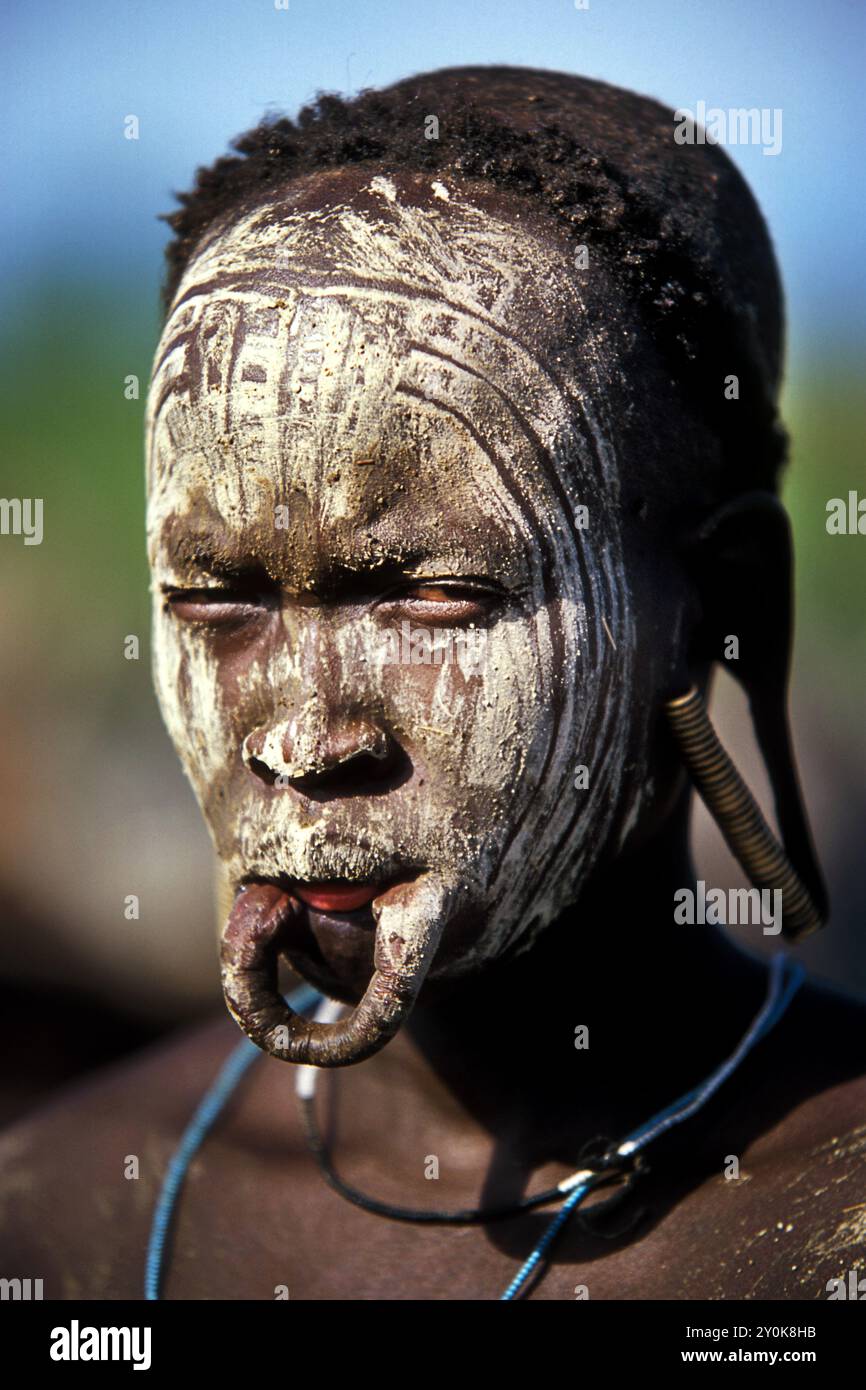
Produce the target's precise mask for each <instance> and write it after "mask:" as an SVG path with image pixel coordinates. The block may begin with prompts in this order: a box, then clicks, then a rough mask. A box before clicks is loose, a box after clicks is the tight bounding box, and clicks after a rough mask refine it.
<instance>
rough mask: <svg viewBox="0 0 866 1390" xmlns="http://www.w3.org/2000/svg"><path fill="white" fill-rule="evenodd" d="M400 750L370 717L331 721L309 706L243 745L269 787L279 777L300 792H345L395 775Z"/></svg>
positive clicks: (247, 760) (258, 732)
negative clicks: (341, 790)
mask: <svg viewBox="0 0 866 1390" xmlns="http://www.w3.org/2000/svg"><path fill="white" fill-rule="evenodd" d="M310 703H313V704H315V702H310ZM398 753H399V750H398V747H397V745H396V743H395V742H394V740H393V739H392V738H390V736H389V735H388V734H387V733H386V731H385V730H384V729H382V728H381V727H379V726H378V725H377V724H375V723H374V722H372V721H371V720H368V719H361V718H347V719H342V720H339V721H331V720H328V719H323V718H322V717H320V715H319V712H318V711H317V710H316V709H310V708H309V707H305V709H304V710H302V711H301V712H300V713H299V714H298V715H296V716H295V717H293V718H290V719H283V720H281V721H279V722H278V723H274V724H269V725H263V726H261V727H260V728H258V729H254V730H253V732H252V733H251V734H248V735H247V737H246V738H245V739H244V741H243V745H242V756H243V760H244V762H245V763H246V765H247V767H248V768H249V769H250V771H251V772H252V773H253V774H254V775H255V776H256V777H258V778H260V779H261V781H263V782H265V783H267V784H268V785H269V786H273V785H274V784H275V783H276V782H277V779H278V778H279V779H280V785H282V786H293V787H295V788H296V789H297V790H298V791H308V792H311V791H315V790H317V789H318V790H330V791H332V792H336V791H339V790H340V789H341V788H342V789H343V790H344V792H345V794H351V793H352V792H354V793H355V794H357V793H358V792H359V791H361V790H362V788H363V787H364V786H365V785H366V783H368V782H381V781H383V780H385V779H386V778H389V777H391V776H392V775H393V772H394V768H395V765H396V762H397V761H398Z"/></svg>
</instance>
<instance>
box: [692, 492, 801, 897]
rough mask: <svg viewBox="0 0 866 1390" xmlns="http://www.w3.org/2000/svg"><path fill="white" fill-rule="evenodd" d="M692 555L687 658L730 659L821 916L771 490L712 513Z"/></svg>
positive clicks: (785, 557) (783, 550) (783, 564)
mask: <svg viewBox="0 0 866 1390" xmlns="http://www.w3.org/2000/svg"><path fill="white" fill-rule="evenodd" d="M685 560H686V564H687V566H688V569H689V572H690V574H691V576H692V579H693V581H694V583H695V584H696V586H697V591H698V595H699V600H700V605H701V618H700V621H699V624H698V627H697V629H696V631H695V634H694V638H693V643H692V648H691V652H690V660H691V662H692V664H693V665H694V666H695V667H696V668H697V667H700V666H702V665H703V666H705V665H706V663H707V662H712V661H720V662H721V661H724V663H725V666H726V669H727V670H728V671H729V672H730V674H731V675H732V676H733V677H734V678H735V679H736V680H737V681H739V683H740V685H741V686H742V687H743V689H744V690H745V692H746V695H747V696H748V700H749V707H750V710H751V715H752V721H753V723H754V728H755V735H756V737H757V740H758V746H759V747H760V749H761V753H762V755H763V758H764V762H765V764H766V767H767V773H768V775H769V778H770V785H771V786H772V789H773V798H774V802H775V807H776V818H777V820H778V823H779V829H780V831H781V834H782V840H783V842H784V846H785V851H786V853H787V855H788V858H789V859H790V860H791V863H792V864H793V866H794V868H795V869H796V871H797V873H798V874H799V876H800V878H801V879H802V880H803V883H804V884H805V886H806V887H807V888H808V890H809V893H810V894H811V896H812V899H813V901H814V903H815V905H816V907H817V908H818V909H819V911H820V913H821V915H822V916H823V917H826V915H827V910H828V905H827V891H826V888H825V885H824V880H823V877H822V874H821V870H820V868H819V865H818V861H817V858H816V855H815V850H814V846H813V844H812V837H811V834H810V831H809V824H808V821H807V819H806V813H805V808H804V806H803V800H802V795H801V792H800V785H799V779H798V777H797V768H796V762H795V760H794V752H793V749H792V746H791V736H790V729H789V724H788V675H789V671H790V664H791V644H792V635H793V600H792V582H791V581H792V573H793V557H792V546H791V528H790V523H789V521H788V516H787V513H786V512H785V509H784V507H783V506H782V504H781V502H780V501H779V499H778V498H777V497H776V496H775V495H774V494H773V493H770V492H750V493H745V494H744V495H742V496H741V497H738V498H736V499H735V500H734V501H732V502H729V503H727V504H726V505H725V506H723V507H721V508H719V509H718V511H715V512H713V514H712V515H711V516H709V517H707V518H706V520H705V521H704V522H703V523H702V524H701V526H700V527H699V529H698V530H697V532H695V533H694V534H693V535H692V537H691V538H690V539H689V541H688V543H687V545H686V548H685Z"/></svg>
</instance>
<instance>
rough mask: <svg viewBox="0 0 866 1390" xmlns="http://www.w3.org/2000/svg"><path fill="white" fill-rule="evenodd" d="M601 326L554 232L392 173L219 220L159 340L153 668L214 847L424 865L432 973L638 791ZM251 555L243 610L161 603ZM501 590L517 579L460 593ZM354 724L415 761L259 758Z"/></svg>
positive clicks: (258, 862) (369, 869) (562, 889)
mask: <svg viewBox="0 0 866 1390" xmlns="http://www.w3.org/2000/svg"><path fill="white" fill-rule="evenodd" d="M398 185H399V186H398ZM609 331H610V325H609V324H608V325H604V326H601V327H600V326H599V325H598V324H597V323H595V324H593V323H591V322H590V321H589V319H588V316H587V314H586V310H585V308H584V305H583V303H582V300H581V295H580V290H579V287H578V285H577V282H576V277H574V276H573V275H572V274H571V273H570V263H569V260H568V256H567V252H566V251H564V250H561V249H559V248H558V247H557V245H556V243H555V242H554V241H553V239H552V238H546V237H543V236H542V235H541V234H540V233H538V232H534V231H531V230H527V229H524V228H522V227H520V226H519V225H516V224H515V221H514V220H511V219H508V220H506V219H505V218H502V219H501V220H500V219H499V218H497V216H496V215H493V214H491V212H490V211H488V210H485V209H484V208H483V207H481V206H478V205H477V204H476V203H475V202H474V201H472V200H469V199H468V198H467V196H466V195H465V193H461V191H460V190H459V189H457V188H456V187H455V185H454V184H453V182H452V181H449V180H442V179H440V180H437V181H436V183H435V185H434V186H432V191H431V192H429V195H428V200H427V201H424V200H423V199H422V198H420V196H419V194H418V186H417V180H414V183H410V181H408V180H407V181H406V183H405V185H404V184H403V182H402V181H401V180H396V181H395V180H391V179H383V178H376V179H373V180H372V181H370V180H369V177H368V183H367V187H366V188H363V186H362V181H361V180H360V179H359V180H358V185H357V188H356V189H355V192H354V195H353V196H351V197H350V198H348V199H347V200H346V201H343V202H334V203H332V205H330V206H326V207H325V208H324V209H321V210H306V209H303V210H302V209H298V208H297V207H295V206H293V204H292V202H291V201H289V200H288V199H287V198H286V197H285V196H284V197H283V200H282V201H281V203H280V204H279V205H272V206H268V207H262V208H258V209H256V210H255V211H254V212H252V213H250V214H248V215H246V216H244V217H242V218H241V219H239V220H237V221H236V222H235V223H234V224H233V225H230V226H228V227H227V228H226V229H224V230H223V231H222V232H221V233H219V234H211V235H210V236H209V237H208V238H207V239H206V241H205V243H204V245H203V246H202V247H201V248H200V250H199V253H198V255H197V256H196V257H195V259H194V260H193V261H192V263H191V264H190V265H189V267H188V268H187V271H186V273H185V275H184V277H183V280H182V282H181V285H180V287H179V289H178V291H177V294H176V296H175V300H174V304H173V306H172V309H171V312H170V315H169V318H168V321H167V324H166V327H165V330H164V333H163V335H162V340H161V342H160V345H159V349H158V352H157V357H156V365H155V370H154V376H153V380H152V383H151V389H150V397H149V405H148V436H147V447H148V480H149V511H148V531H149V546H150V555H151V563H152V566H153V572H154V628H155V632H154V638H155V640H154V649H155V663H156V686H157V692H158V696H159V700H160V704H161V707H162V710H163V714H164V717H165V720H166V724H167V726H168V729H169V732H170V734H171V736H172V738H173V740H174V743H175V746H176V748H177V750H178V753H179V755H180V757H181V759H182V761H183V763H184V767H185V769H186V771H187V774H188V776H189V778H190V781H191V782H192V785H193V787H194V789H195V792H196V795H197V797H198V799H199V802H200V804H201V806H202V809H203V811H204V814H205V817H206V819H207V821H208V824H209V826H210V829H211V832H212V835H213V838H214V842H215V845H216V848H217V852H218V854H219V855H220V857H221V859H222V860H223V862H224V864H225V866H226V870H227V872H228V875H229V876H230V878H231V880H232V881H233V882H235V883H237V882H239V881H241V880H242V879H244V878H247V877H250V876H256V877H259V876H260V877H265V878H274V877H277V876H283V877H286V878H291V879H296V880H305V881H311V880H313V881H315V880H319V881H321V880H335V879H349V880H359V879H371V878H379V879H381V878H387V877H389V876H393V875H394V874H397V873H400V872H401V871H403V870H407V869H409V870H413V871H415V870H421V879H420V880H419V882H421V883H423V884H424V885H425V888H424V893H422V892H421V889H420V888H419V889H418V900H419V903H420V902H421V899H422V898H424V901H425V902H427V903H428V904H429V903H430V902H431V901H435V902H436V903H438V904H439V906H438V907H437V908H436V912H441V913H444V914H445V917H446V918H447V920H444V921H439V922H437V923H434V924H433V925H432V927H431V924H430V923H426V924H425V925H424V927H423V931H424V932H427V933H428V934H429V932H430V931H431V930H434V931H435V934H436V935H437V936H438V934H439V933H440V932H442V930H443V928H444V935H443V936H442V939H441V941H440V944H439V948H438V952H437V954H436V955H435V956H434V959H433V965H432V969H431V976H439V977H447V976H453V975H456V974H459V973H461V972H463V971H466V970H468V969H471V968H473V967H476V966H477V965H478V964H479V963H480V962H483V961H484V960H488V959H490V958H492V957H494V956H496V955H497V954H499V953H500V952H502V951H503V950H504V949H506V948H508V947H511V946H512V945H517V946H518V948H519V949H522V948H524V947H526V946H528V945H529V944H530V943H531V941H532V940H533V938H534V937H535V935H536V934H537V932H538V931H539V930H540V929H541V928H542V927H544V926H545V925H546V924H547V923H549V922H550V921H551V920H552V919H554V918H555V917H556V916H557V915H558V913H559V912H560V911H561V910H562V908H563V907H564V906H565V905H566V904H568V903H569V902H571V901H573V900H574V899H575V898H576V896H577V895H578V893H579V890H580V886H581V884H582V883H583V882H585V880H586V878H587V876H588V874H589V873H590V871H591V869H592V867H593V865H594V863H595V862H596V860H597V858H598V855H599V852H600V850H601V849H602V848H603V847H604V846H605V845H607V844H608V843H611V842H614V841H615V840H616V838H617V836H618V835H619V834H621V832H622V827H623V826H624V825H625V824H626V822H627V821H628V819H629V817H630V816H633V814H634V812H635V809H636V805H637V800H638V797H639V788H640V786H641V783H642V781H643V773H644V768H643V766H642V765H641V764H640V760H638V765H637V766H635V765H634V759H633V757H632V758H629V757H627V746H628V740H629V735H630V731H629V717H630V715H629V711H630V708H631V706H632V703H633V663H634V632H633V619H632V616H631V607H630V601H629V596H628V592H627V585H626V580H625V573H624V569H623V561H622V554H621V537H620V531H619V519H618V508H617V461H616V459H615V457H614V455H613V452H612V444H611V433H612V430H611V424H610V422H609V421H604V422H603V424H602V423H599V422H598V421H597V420H596V412H597V411H600V409H601V407H600V406H599V404H598V403H599V402H602V401H603V400H604V377H603V371H602V367H601V366H600V365H599V364H600V363H601V362H602V360H603V351H602V343H601V336H600V335H601V334H603V333H604V332H609ZM575 344H577V347H575ZM539 345H541V346H539ZM607 352H608V353H609V348H607ZM580 507H586V508H587V509H588V525H587V526H586V528H585V529H581V528H580V525H579V524H576V518H581V516H582V514H581V513H580V512H579V511H578V510H577V509H578V508H580ZM281 509H287V510H286V511H281ZM287 518H288V526H287V527H285V526H282V525H280V524H275V522H276V523H280V522H285V521H286V519H287ZM236 571H237V572H243V573H247V574H248V575H249V574H250V573H253V574H254V575H258V576H259V577H260V579H261V581H262V584H263V586H264V588H265V590H266V601H265V602H261V601H258V600H256V601H255V602H252V603H250V604H247V607H246V608H244V607H243V605H242V604H241V602H240V600H239V599H238V598H237V596H236V595H235V594H232V595H230V596H229V598H228V604H227V606H228V607H229V608H230V609H231V610H232V611H233V612H234V614H235V615H236V617H238V615H241V614H242V613H243V615H244V616H243V620H242V621H241V620H240V618H239V617H238V620H237V621H235V622H233V623H231V624H228V625H223V626H220V625H219V624H215V625H213V626H208V625H206V624H203V623H202V622H200V621H196V620H191V619H190V617H189V612H190V609H189V607H186V608H185V607H184V605H183V603H182V602H181V603H179V604H178V603H177V602H176V603H175V605H174V607H172V606H171V605H168V604H167V603H166V600H165V597H164V593H163V588H164V587H165V586H168V587H172V588H175V589H180V590H193V589H211V588H219V587H221V586H224V585H227V584H234V583H235V581H233V580H231V579H230V578H228V577H224V576H229V575H230V574H232V573H234V572H236ZM223 572H224V574H223ZM422 581H423V582H424V585H425V586H427V590H428V594H429V591H430V589H431V587H432V590H433V592H434V593H435V594H437V597H435V598H431V597H429V596H428V597H424V598H419V597H417V595H418V593H419V588H418V586H419V585H420V584H421V582H422ZM448 583H455V584H458V585H460V586H462V588H461V590H460V592H461V593H462V594H463V597H461V598H459V599H457V600H455V599H454V598H453V597H452V599H451V600H447V601H443V599H442V597H441V595H440V594H439V591H440V590H441V589H444V588H445V586H447V584H448ZM477 584H481V585H482V586H487V588H488V589H489V590H490V591H491V592H492V594H493V597H492V598H488V599H484V600H483V601H482V600H480V599H478V598H473V597H472V594H471V593H470V599H469V600H467V599H466V597H465V593H466V591H471V590H472V587H473V586H474V585H477ZM413 595H414V596H413ZM184 614H186V615H187V616H186V617H184V616H183V615H184ZM407 620H408V621H409V622H410V623H411V626H412V628H416V627H418V626H424V627H427V628H430V629H438V630H439V631H440V632H442V631H445V630H450V629H454V630H455V631H456V630H458V629H461V630H462V629H465V627H466V623H467V622H468V621H474V622H476V623H478V624H480V625H481V626H483V628H484V629H485V632H486V639H485V642H484V646H483V656H482V658H481V659H480V660H479V661H478V662H477V664H476V665H475V666H474V667H468V668H467V667H466V666H465V663H464V667H463V668H461V665H460V664H459V663H458V662H457V661H448V662H444V663H442V664H440V665H435V664H432V663H430V664H427V663H421V664H407V663H405V662H403V661H401V660H399V659H398V660H396V661H395V660H394V656H393V653H394V650H395V646H394V642H393V640H392V639H391V638H389V637H388V634H389V633H393V632H396V633H397V643H398V646H397V650H398V651H399V637H400V631H401V625H402V624H404V623H405V622H406V621H407ZM341 738H343V739H344V740H345V739H348V740H349V742H350V743H352V744H353V747H355V748H356V749H366V750H367V751H369V752H370V753H371V755H372V756H378V754H377V750H379V753H381V751H382V749H383V748H384V747H385V746H386V745H388V746H391V747H392V748H393V747H395V746H396V747H397V748H398V749H399V750H400V756H401V760H402V767H403V772H402V774H401V776H400V778H398V779H397V780H396V782H395V784H394V785H390V784H389V785H388V789H387V790H383V791H373V792H370V791H369V789H367V790H364V791H358V792H351V791H349V792H345V793H343V794H339V795H332V796H322V795H317V794H315V793H313V794H310V793H309V786H308V785H305V786H302V787H301V788H298V787H295V786H293V785H292V784H291V781H290V782H289V785H288V786H286V787H284V788H281V787H279V786H270V785H267V784H266V782H264V781H262V780H261V778H260V777H259V776H256V775H255V772H256V769H257V768H258V769H259V770H261V765H262V764H267V766H268V767H269V768H270V769H271V771H272V772H273V773H274V774H283V775H284V777H286V778H288V779H291V778H295V779H298V778H303V777H304V776H305V775H312V776H313V778H315V776H316V774H318V773H320V772H322V771H323V770H325V769H327V767H328V766H330V765H332V764H333V762H334V760H335V757H336V755H335V753H334V748H335V747H337V745H338V744H339V740H340V739H341ZM627 763H631V764H632V765H631V770H630V773H629V775H628V778H627V777H626V773H625V767H626V764H627ZM580 765H585V766H586V767H587V769H588V786H587V787H583V786H579V787H577V788H576V787H575V785H574V784H575V774H576V770H577V768H578V767H579V766H580ZM431 884H433V885H439V889H440V891H439V893H438V896H437V895H436V894H435V893H434V894H433V896H432V897H431V894H430V885H431ZM412 894H413V890H412V889H411V888H409V889H406V890H405V891H404V893H403V894H402V895H401V899H400V908H399V913H400V914H402V915H401V916H399V920H400V923H401V926H402V924H404V923H405V922H411V917H412ZM425 894H426V897H425V896H424V895H425ZM445 904H447V907H446V906H445ZM427 910H428V913H429V910H430V909H427ZM420 911H421V909H420V907H419V912H420ZM395 912H396V909H395ZM384 916H387V914H383V917H384ZM396 920H397V917H392V919H391V925H392V926H393V923H394V921H396ZM380 930H381V922H380ZM421 930H422V929H421V928H420V927H419V928H418V932H419V933H421ZM410 935H411V932H410ZM425 939H426V938H425ZM335 969H336V967H335Z"/></svg>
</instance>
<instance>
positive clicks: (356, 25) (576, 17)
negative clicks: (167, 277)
mask: <svg viewBox="0 0 866 1390" xmlns="http://www.w3.org/2000/svg"><path fill="white" fill-rule="evenodd" d="M289 6H290V7H289V9H288V10H277V9H276V8H275V6H274V0H139V3H138V4H118V3H117V2H116V0H84V3H80V4H77V5H51V6H41V5H30V6H17V7H12V6H6V7H4V15H3V19H2V21H0V24H2V35H0V37H2V49H3V52H4V53H5V64H4V66H5V67H6V68H7V76H6V78H5V79H4V81H3V83H2V88H3V94H2V96H0V107H2V108H3V120H4V125H5V129H6V130H7V131H8V132H10V135H11V138H9V139H7V141H6V152H5V154H6V158H5V164H6V171H7V172H6V192H7V196H6V200H5V206H4V213H5V215H4V217H3V219H2V223H0V271H2V277H0V284H2V286H3V290H4V292H5V291H8V289H9V288H10V286H13V285H16V286H17V287H18V288H19V289H20V288H22V287H26V286H27V285H29V284H30V283H31V281H32V280H33V279H41V278H43V277H44V276H45V274H46V271H47V270H48V269H49V268H50V269H51V272H52V274H56V273H57V272H58V270H63V269H65V270H67V271H68V272H70V273H72V274H75V275H83V276H95V277H104V276H106V275H108V276H109V277H116V278H117V277H119V278H120V279H122V280H125V279H126V278H127V277H129V278H130V279H132V280H140V281H141V283H142V284H145V285H147V286H148V287H150V286H153V287H154V288H155V286H156V283H157V280H158V278H159V274H160V254H161V248H162V245H163V243H164V241H165V238H166V229H165V228H164V227H163V225H162V224H160V223H158V222H157V221H156V214H157V213H158V212H160V211H165V210H167V209H169V208H170V207H171V205H172V204H171V191H172V189H174V188H183V187H186V186H187V185H188V184H189V182H190V179H191V176H192V174H193V171H194V169H195V167H196V165H197V164H200V163H206V162H209V161H210V160H211V159H213V158H214V157H215V156H216V155H217V154H219V153H221V152H222V151H223V150H224V149H225V148H226V145H227V142H228V140H229V139H230V137H232V136H233V135H235V134H237V133H239V132H240V131H242V130H244V129H245V128H247V127H248V126H250V125H251V124H253V123H255V121H256V120H257V119H258V118H259V117H260V116H261V115H262V114H263V113H265V112H267V111H272V110H284V111H287V112H288V113H290V114H294V113H295V111H296V110H297V108H298V106H299V105H300V104H301V103H302V102H304V101H305V100H308V99H309V98H310V97H311V96H312V95H313V94H314V93H315V92H316V90H317V89H326V90H340V91H353V90H357V89H358V88H359V87H361V86H379V85H382V84H385V83H388V82H390V81H393V80H394V79H396V78H398V77H401V76H406V75H408V74H410V73H412V72H413V71H421V70H425V69H431V68H436V67H442V66H447V65H453V64H459V63H494V62H508V63H518V64H525V65H527V66H538V67H548V68H558V69H561V70H565V71H572V72H580V73H584V74H586V75H589V76H597V77H601V78H604V79H605V80H607V81H611V82H614V83H617V84H619V85H622V86H626V87H631V88H634V89H635V90H637V91H642V92H645V93H647V94H649V95H653V96H656V97H658V98H659V99H661V100H663V101H666V102H667V103H669V104H670V105H671V107H675V106H688V107H692V108H693V107H694V106H695V105H696V103H697V102H698V101H699V100H703V101H705V102H706V103H707V105H708V106H719V107H723V108H728V107H731V106H747V107H751V106H757V107H770V108H776V107H779V108H781V109H782V112H783V147H782V152H781V154H779V155H778V156H777V157H769V156H765V155H763V154H762V152H761V149H760V148H756V147H749V146H738V147H735V148H732V149H731V150H730V153H731V154H732V156H733V157H734V159H735V160H736V162H737V163H738V164H739V166H740V168H741V169H742V170H743V172H744V173H745V174H746V177H747V178H748V179H749V181H750V183H751V185H752V187H753V189H754V191H755V193H756V195H757V197H758V200H759V202H760V204H761V206H762V208H763V210H764V212H765V215H766V217H767V220H768V222H769V225H770V228H771V231H772V233H773V236H774V239H775V242H776V246H777V250H778V253H779V258H780V261H781V265H782V270H783V275H784V278H785V283H786V288H787V292H788V300H789V313H790V318H791V346H792V349H793V350H794V352H795V354H797V355H799V354H802V353H804V352H806V351H807V350H808V354H809V355H810V356H811V355H812V354H813V353H815V352H819V353H821V354H822V355H824V354H832V350H833V348H834V346H846V347H849V346H851V345H852V344H854V343H855V342H857V341H858V339H860V340H862V333H861V329H860V324H861V323H862V319H863V314H864V309H866V305H864V294H863V283H864V277H863V273H862V269H861V266H862V255H863V249H862V248H863V216H862V208H863V183H862V174H861V163H862V151H863V148H864V135H866V130H864V115H863V102H862V99H861V91H862V61H863V54H864V51H866V44H864V39H866V6H864V5H862V3H860V0H822V2H821V3H818V0H758V2H757V3H756V0H725V3H715V4H713V3H710V0H679V3H674V0H643V2H642V0H590V8H589V10H587V11H581V10H578V9H576V8H575V4H574V0H524V2H523V3H516V0H501V2H500V3H491V0H471V2H470V3H467V0H430V3H421V4H418V3H416V4H415V5H413V6H409V5H407V4H406V3H405V0H330V2H329V0H289ZM128 114H135V115H137V116H138V117H139V120H140V126H141V130H140V139H139V140H138V141H129V140H125V139H124V138H123V118H124V116H126V115H128Z"/></svg>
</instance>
